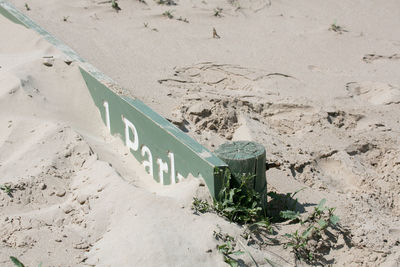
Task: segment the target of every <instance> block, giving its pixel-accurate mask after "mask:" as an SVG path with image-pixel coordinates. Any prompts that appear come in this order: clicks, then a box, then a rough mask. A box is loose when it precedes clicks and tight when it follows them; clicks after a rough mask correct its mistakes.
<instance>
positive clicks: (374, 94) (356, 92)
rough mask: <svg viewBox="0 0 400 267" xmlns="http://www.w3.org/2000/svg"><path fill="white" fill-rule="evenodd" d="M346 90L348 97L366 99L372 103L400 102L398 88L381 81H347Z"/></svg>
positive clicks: (387, 103)
mask: <svg viewBox="0 0 400 267" xmlns="http://www.w3.org/2000/svg"><path fill="white" fill-rule="evenodd" d="M346 90H347V91H348V94H349V96H350V97H352V98H354V99H360V100H362V101H368V102H369V103H371V104H373V105H391V104H399V103H400V88H398V87H395V86H392V85H390V84H387V83H381V82H370V81H364V82H349V83H347V84H346Z"/></svg>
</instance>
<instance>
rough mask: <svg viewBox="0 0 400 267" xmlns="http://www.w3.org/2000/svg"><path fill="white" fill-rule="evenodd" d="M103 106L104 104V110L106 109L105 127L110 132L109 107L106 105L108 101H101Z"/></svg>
mask: <svg viewBox="0 0 400 267" xmlns="http://www.w3.org/2000/svg"><path fill="white" fill-rule="evenodd" d="M103 106H104V108H105V110H106V126H107V129H108V130H109V131H110V132H111V125H110V108H109V106H108V102H107V101H104V102H103Z"/></svg>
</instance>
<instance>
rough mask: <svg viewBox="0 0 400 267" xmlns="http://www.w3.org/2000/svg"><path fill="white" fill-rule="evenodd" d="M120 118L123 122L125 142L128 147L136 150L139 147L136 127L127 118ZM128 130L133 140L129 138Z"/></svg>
mask: <svg viewBox="0 0 400 267" xmlns="http://www.w3.org/2000/svg"><path fill="white" fill-rule="evenodd" d="M122 120H123V121H124V123H125V144H126V146H127V147H128V148H130V149H132V150H133V151H137V150H138V148H139V136H138V134H137V131H136V127H135V125H133V123H132V122H130V121H129V120H128V119H127V118H125V117H122ZM129 130H131V131H132V133H133V142H132V140H131V138H130V131H129Z"/></svg>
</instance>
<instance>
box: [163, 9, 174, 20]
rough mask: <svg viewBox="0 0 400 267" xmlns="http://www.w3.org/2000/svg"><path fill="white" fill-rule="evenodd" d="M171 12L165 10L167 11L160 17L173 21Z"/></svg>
mask: <svg viewBox="0 0 400 267" xmlns="http://www.w3.org/2000/svg"><path fill="white" fill-rule="evenodd" d="M172 12H173V11H172V10H167V11H165V12H164V13H163V14H162V15H163V16H164V17H167V18H169V19H173V18H174V15H172Z"/></svg>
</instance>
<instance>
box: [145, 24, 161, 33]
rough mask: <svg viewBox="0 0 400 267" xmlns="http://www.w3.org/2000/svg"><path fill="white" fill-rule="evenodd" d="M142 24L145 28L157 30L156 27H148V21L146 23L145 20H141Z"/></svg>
mask: <svg viewBox="0 0 400 267" xmlns="http://www.w3.org/2000/svg"><path fill="white" fill-rule="evenodd" d="M143 26H144V27H145V28H147V29H151V30H152V31H155V32H158V29H157V28H150V27H149V23H147V22H143Z"/></svg>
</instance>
